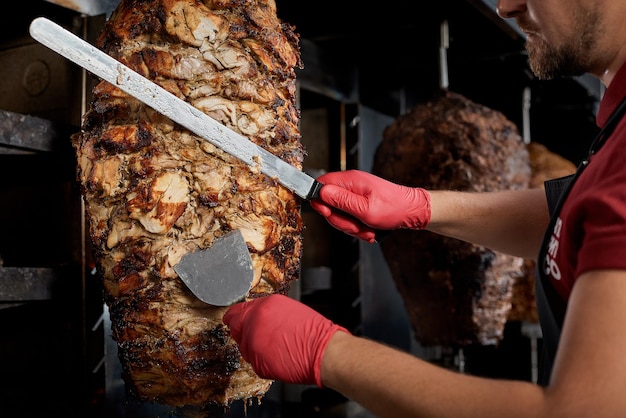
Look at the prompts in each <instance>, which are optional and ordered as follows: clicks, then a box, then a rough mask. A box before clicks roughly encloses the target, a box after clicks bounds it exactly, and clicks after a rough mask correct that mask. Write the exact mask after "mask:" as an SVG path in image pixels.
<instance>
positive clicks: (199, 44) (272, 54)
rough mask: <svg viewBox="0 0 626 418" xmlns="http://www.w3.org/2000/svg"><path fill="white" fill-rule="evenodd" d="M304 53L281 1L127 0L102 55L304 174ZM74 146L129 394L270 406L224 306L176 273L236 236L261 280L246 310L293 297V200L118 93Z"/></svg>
mask: <svg viewBox="0 0 626 418" xmlns="http://www.w3.org/2000/svg"><path fill="white" fill-rule="evenodd" d="M298 43H299V39H298V36H297V34H296V33H295V31H294V28H293V27H291V26H290V25H289V24H286V23H284V22H282V21H280V19H279V18H278V17H277V11H276V5H275V3H274V2H273V1H272V0H246V1H234V0H214V1H211V0H205V1H200V0H122V1H121V3H120V4H119V6H118V7H117V9H116V10H115V11H114V13H113V14H112V16H111V18H110V19H109V20H108V21H107V22H106V25H105V28H104V30H103V31H102V33H101V34H100V36H99V38H98V41H97V45H98V47H99V48H101V49H103V50H104V51H105V52H107V53H108V54H109V55H111V56H113V57H114V58H116V59H118V60H119V61H121V62H122V63H124V64H126V65H128V66H129V67H130V68H132V69H134V70H135V71H137V72H139V73H140V74H142V75H144V76H145V77H147V78H150V79H152V80H153V81H155V82H156V83H157V84H160V85H161V86H162V87H164V88H165V89H167V90H169V91H170V92H171V93H173V94H175V95H177V96H178V97H180V98H182V99H184V100H186V101H187V102H189V103H191V104H192V105H193V106H195V107H197V108H198V109H200V110H202V111H204V112H205V113H207V114H208V115H210V116H212V117H213V118H215V119H217V120H218V121H220V122H221V123H223V124H224V125H227V126H229V127H230V128H232V129H234V130H236V131H238V132H240V133H242V134H243V135H245V136H248V137H249V138H250V139H251V140H252V141H254V142H255V143H257V144H258V145H260V146H262V147H264V148H266V149H267V150H268V151H270V152H272V153H273V154H275V155H278V156H279V157H281V158H282V159H284V160H285V161H287V162H289V163H290V164H292V165H294V166H296V167H298V168H301V165H302V161H303V158H304V154H305V152H304V149H303V147H302V145H301V143H300V133H299V129H298V122H299V114H298V111H297V109H296V105H295V103H296V97H295V94H296V84H295V68H297V67H300V66H301V60H300V51H299V44H298ZM72 140H73V145H74V148H75V151H76V155H77V161H78V177H79V180H80V182H81V184H82V190H83V194H84V198H85V203H86V212H87V217H88V220H89V225H90V230H89V233H90V237H91V241H92V244H93V253H94V258H95V261H96V263H97V267H98V271H99V274H100V275H101V277H102V280H103V284H104V290H105V301H106V303H107V305H108V306H109V309H110V315H111V321H112V333H113V338H114V339H115V340H116V341H117V344H118V348H119V358H120V361H121V363H122V367H123V374H124V376H123V377H124V380H125V383H126V387H127V389H128V392H129V394H130V395H131V396H133V397H135V398H136V399H138V400H141V401H148V402H155V403H162V404H167V405H172V406H196V407H204V406H207V405H211V404H217V405H224V406H227V405H229V404H230V403H231V402H233V401H235V400H239V399H242V400H247V399H251V398H255V397H257V398H258V397H262V396H263V395H264V394H265V393H266V391H267V390H268V389H269V387H270V385H271V383H272V382H271V381H268V380H264V379H261V378H259V377H258V376H257V375H256V374H255V373H254V371H253V370H252V369H251V367H250V365H249V364H248V363H246V362H245V361H244V360H243V359H242V358H241V356H240V354H239V351H238V348H237V346H236V344H235V343H234V341H233V340H231V339H230V337H229V333H228V330H227V329H226V327H225V325H224V324H223V323H222V320H221V318H222V314H223V308H216V307H212V306H210V305H206V304H204V303H202V302H200V301H199V300H197V299H196V298H195V297H194V296H193V295H192V294H191V293H190V292H189V291H188V289H187V288H186V287H185V285H184V284H183V283H182V282H181V281H180V280H179V278H178V277H177V275H176V273H175V272H174V270H173V268H172V267H173V266H174V265H176V263H178V261H179V260H180V258H181V257H182V256H183V255H184V254H185V253H187V252H189V251H194V250H197V249H202V248H207V247H209V246H210V245H211V243H212V242H213V240H214V239H216V238H218V237H220V236H222V235H223V234H225V233H227V232H228V231H230V230H233V229H240V230H241V231H242V233H243V236H244V238H245V240H246V243H247V245H248V248H249V250H250V253H251V257H252V259H253V263H254V270H255V281H254V284H253V288H252V290H251V291H250V294H249V295H248V297H250V298H253V297H258V296H262V295H265V294H269V293H274V292H281V293H285V292H287V290H288V289H289V286H290V283H291V282H292V281H293V280H295V279H296V278H297V277H298V274H299V269H300V258H301V251H302V236H301V233H302V230H303V223H302V219H301V216H300V203H299V201H298V200H297V198H296V197H295V196H294V195H293V194H292V193H291V192H289V191H287V190H286V189H285V188H284V187H282V186H280V185H279V184H278V183H277V182H276V181H274V180H273V179H270V178H268V177H267V176H265V175H263V174H260V173H258V172H256V171H255V170H254V169H251V168H250V167H248V166H247V165H245V164H243V163H241V162H240V161H239V160H236V159H234V158H232V157H230V156H229V155H227V154H225V153H223V152H221V151H220V150H218V149H216V148H215V147H213V146H212V145H210V144H208V143H207V142H206V141H203V140H201V139H199V138H198V137H196V136H194V135H193V134H191V133H190V132H188V131H186V130H185V129H182V128H181V127H179V126H177V125H176V124H174V123H172V122H171V121H170V120H169V119H167V118H165V117H164V116H162V115H160V114H158V113H156V112H155V111H154V110H152V109H150V108H149V107H147V106H145V105H144V104H142V103H141V102H139V101H137V100H136V99H134V98H132V97H130V96H128V95H127V94H125V93H124V92H122V91H121V90H119V89H118V88H116V87H115V86H113V85H111V84H109V83H107V82H101V83H99V84H98V85H97V86H96V87H95V89H94V91H93V101H92V102H91V105H90V108H89V110H88V112H87V113H86V115H85V117H84V120H83V126H82V129H81V132H79V133H77V134H75V135H74V136H73V138H72Z"/></svg>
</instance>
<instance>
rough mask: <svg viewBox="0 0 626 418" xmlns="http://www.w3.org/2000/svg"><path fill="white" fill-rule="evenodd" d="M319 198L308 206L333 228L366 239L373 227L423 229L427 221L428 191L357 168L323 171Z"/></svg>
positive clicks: (428, 207)
mask: <svg viewBox="0 0 626 418" xmlns="http://www.w3.org/2000/svg"><path fill="white" fill-rule="evenodd" d="M317 180H318V181H319V182H320V183H322V184H323V185H324V186H323V187H322V189H321V190H320V199H321V200H312V201H311V207H313V209H315V210H316V211H317V212H319V213H320V214H321V215H322V216H324V217H325V218H326V220H328V222H329V223H330V224H331V225H333V226H334V227H335V228H337V229H339V230H341V231H343V232H345V233H346V234H349V235H352V236H355V237H357V238H360V239H362V240H365V241H368V242H374V241H375V239H376V237H375V231H374V230H375V229H400V228H407V229H424V228H425V227H426V225H428V222H430V193H428V191H426V190H425V189H422V188H418V187H406V186H400V185H398V184H395V183H392V182H390V181H387V180H384V179H382V178H380V177H377V176H375V175H373V174H370V173H367V172H365V171H359V170H348V171H338V172H332V173H328V174H324V175H322V176H320V177H319V178H318V179H317Z"/></svg>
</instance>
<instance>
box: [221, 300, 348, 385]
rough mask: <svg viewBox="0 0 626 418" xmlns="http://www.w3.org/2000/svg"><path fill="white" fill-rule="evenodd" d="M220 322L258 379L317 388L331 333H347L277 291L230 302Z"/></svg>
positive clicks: (319, 383)
mask: <svg viewBox="0 0 626 418" xmlns="http://www.w3.org/2000/svg"><path fill="white" fill-rule="evenodd" d="M224 323H225V324H226V325H228V326H229V327H230V334H231V335H232V337H233V338H234V339H235V341H237V344H239V351H240V352H241V355H242V356H243V358H244V359H246V361H247V362H249V363H250V364H251V365H252V368H253V369H254V371H255V372H256V373H257V374H258V375H259V376H260V377H263V378H265V379H273V380H280V381H282V382H287V383H299V384H316V385H318V386H319V387H322V379H321V376H320V368H321V365H322V356H323V355H324V351H325V350H326V345H327V344H328V341H329V340H330V337H332V335H333V334H334V333H335V332H336V331H344V332H348V331H347V330H346V329H345V328H343V327H341V326H339V325H336V324H334V323H333V322H332V321H330V320H329V319H326V318H325V317H323V316H322V315H320V314H319V313H317V312H316V311H315V310H313V309H311V308H309V307H308V306H306V305H304V304H302V303H300V302H298V301H296V300H294V299H291V298H289V297H287V296H283V295H278V294H276V295H270V296H267V297H263V298H259V299H255V300H253V301H251V302H243V303H238V304H235V305H233V306H231V307H230V308H229V309H228V311H226V314H224Z"/></svg>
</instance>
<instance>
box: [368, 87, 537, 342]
mask: <svg viewBox="0 0 626 418" xmlns="http://www.w3.org/2000/svg"><path fill="white" fill-rule="evenodd" d="M372 171H373V172H374V173H375V174H377V175H379V176H381V177H383V178H386V179H388V180H391V181H393V182H396V183H399V184H403V185H407V186H419V187H424V188H426V189H431V190H459V191H468V192H488V191H496V190H508V189H520V188H527V187H528V185H529V179H530V164H529V156H528V151H527V149H526V146H525V144H524V142H523V140H522V138H521V136H520V135H519V132H518V130H517V127H516V126H515V125H514V124H513V123H512V122H511V121H509V120H508V119H507V118H506V117H505V116H504V115H502V114H501V113H499V112H497V111H494V110H492V109H489V108H487V107H485V106H482V105H480V104H477V103H474V102H472V101H471V100H468V99H467V98H466V97H464V96H462V95H459V94H456V93H452V92H449V91H442V92H441V94H440V95H439V96H438V97H437V98H436V99H433V100H432V101H430V102H429V103H426V104H421V105H418V106H416V107H415V108H413V109H412V110H410V111H409V112H407V113H406V114H404V115H402V116H400V117H398V118H397V119H396V120H395V121H394V122H393V123H392V124H391V125H390V126H389V127H387V129H386V130H385V132H384V134H383V141H382V143H381V144H380V146H379V148H378V150H377V152H376V155H375V159H374V166H373V169H372ZM381 248H382V251H383V254H384V256H385V259H386V260H387V263H388V265H389V268H390V270H391V274H392V276H393V279H394V281H395V283H396V286H397V288H398V290H399V292H400V294H401V295H402V298H403V300H404V304H405V307H406V309H407V313H408V316H409V319H410V321H411V323H412V326H413V329H414V332H415V336H416V339H417V341H419V342H420V343H421V344H423V345H425V346H432V345H442V346H464V345H469V344H482V345H492V344H497V343H498V342H499V341H500V340H501V339H502V336H503V332H504V325H505V323H506V321H507V315H508V313H509V311H510V310H511V298H512V290H513V284H514V282H515V280H516V279H517V278H519V277H520V276H522V274H523V269H522V266H523V262H524V260H523V259H521V258H517V257H512V256H508V255H504V254H501V253H498V252H495V251H492V250H490V249H488V248H485V247H482V246H477V245H472V244H469V243H465V242H462V241H459V240H456V239H452V238H447V237H443V236H440V235H437V234H434V233H431V232H428V231H409V230H398V231H394V232H393V233H392V234H390V235H389V236H388V237H387V239H386V240H384V241H383V242H382V243H381Z"/></svg>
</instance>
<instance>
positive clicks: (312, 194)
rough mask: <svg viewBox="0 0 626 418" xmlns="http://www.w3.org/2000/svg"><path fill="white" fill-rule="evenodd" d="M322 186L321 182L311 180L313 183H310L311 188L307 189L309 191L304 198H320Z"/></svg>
mask: <svg viewBox="0 0 626 418" xmlns="http://www.w3.org/2000/svg"><path fill="white" fill-rule="evenodd" d="M322 186H324V185H323V184H322V183H320V182H319V181H317V180H313V184H312V185H311V189H310V190H309V193H308V194H307V195H306V200H311V199H319V198H320V190H322Z"/></svg>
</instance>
